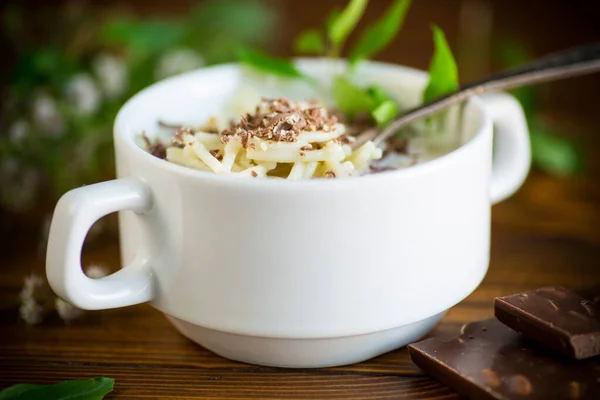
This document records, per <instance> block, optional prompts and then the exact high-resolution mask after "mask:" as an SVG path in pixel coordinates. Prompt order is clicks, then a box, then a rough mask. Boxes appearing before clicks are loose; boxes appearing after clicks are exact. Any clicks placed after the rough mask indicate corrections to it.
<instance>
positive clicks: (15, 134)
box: [8, 119, 29, 143]
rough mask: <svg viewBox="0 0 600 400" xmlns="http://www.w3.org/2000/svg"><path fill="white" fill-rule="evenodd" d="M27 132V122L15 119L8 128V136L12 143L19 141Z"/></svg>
mask: <svg viewBox="0 0 600 400" xmlns="http://www.w3.org/2000/svg"><path fill="white" fill-rule="evenodd" d="M28 134H29V122H27V121H25V120H22V119H20V120H17V121H15V122H13V124H12V125H11V126H10V128H8V136H9V137H10V140H11V141H12V142H13V143H20V142H22V141H23V139H25V137H26V136H27V135H28Z"/></svg>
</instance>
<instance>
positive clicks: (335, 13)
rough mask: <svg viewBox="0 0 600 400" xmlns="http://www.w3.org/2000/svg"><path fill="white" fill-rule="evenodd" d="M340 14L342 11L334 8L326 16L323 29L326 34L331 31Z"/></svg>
mask: <svg viewBox="0 0 600 400" xmlns="http://www.w3.org/2000/svg"><path fill="white" fill-rule="evenodd" d="M341 13H342V9H341V8H340V7H334V8H333V9H332V10H331V11H330V12H329V14H327V18H325V27H326V28H327V32H329V31H330V30H331V25H332V24H333V23H334V22H335V21H337V19H338V18H339V17H340V14H341Z"/></svg>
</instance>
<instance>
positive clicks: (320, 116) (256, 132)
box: [222, 98, 338, 148]
mask: <svg viewBox="0 0 600 400" xmlns="http://www.w3.org/2000/svg"><path fill="white" fill-rule="evenodd" d="M337 122H338V119H337V116H335V115H332V114H330V113H329V111H328V110H327V109H326V108H324V107H319V106H317V105H315V104H313V103H309V106H308V107H302V106H300V105H299V104H296V103H294V102H292V101H290V100H287V99H283V98H277V99H264V98H263V99H262V101H261V104H259V105H258V106H257V107H256V109H255V111H254V113H253V114H250V113H248V114H246V115H244V116H242V117H241V118H240V121H239V122H238V123H232V124H230V126H229V128H228V129H225V130H224V131H223V132H222V135H223V137H230V136H236V135H237V136H239V137H240V138H241V140H242V146H243V147H244V148H247V147H248V144H249V140H250V139H251V138H253V137H256V138H259V139H265V140H272V141H277V142H295V141H296V140H297V137H298V135H299V134H300V132H301V131H311V132H315V131H323V132H330V131H331V130H332V129H334V127H335V125H336V124H337ZM222 140H223V139H222ZM224 143H225V142H224Z"/></svg>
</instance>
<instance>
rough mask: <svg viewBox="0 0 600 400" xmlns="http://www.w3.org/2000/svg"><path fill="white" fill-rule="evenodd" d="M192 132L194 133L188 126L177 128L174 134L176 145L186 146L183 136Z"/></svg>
mask: <svg viewBox="0 0 600 400" xmlns="http://www.w3.org/2000/svg"><path fill="white" fill-rule="evenodd" d="M192 134H193V131H192V129H191V128H187V127H184V126H181V127H179V128H177V130H176V131H175V133H174V134H173V144H174V145H176V146H180V147H182V146H184V145H185V142H184V141H183V137H184V136H185V135H192Z"/></svg>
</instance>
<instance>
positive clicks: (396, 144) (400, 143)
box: [383, 136, 409, 157]
mask: <svg viewBox="0 0 600 400" xmlns="http://www.w3.org/2000/svg"><path fill="white" fill-rule="evenodd" d="M408 145H409V140H408V138H407V137H398V136H392V137H391V138H389V139H388V141H387V143H386V146H385V150H384V152H383V157H385V156H387V155H389V154H390V153H398V154H408Z"/></svg>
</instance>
